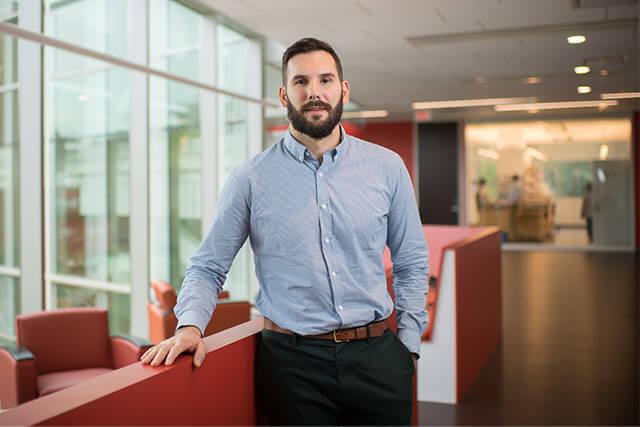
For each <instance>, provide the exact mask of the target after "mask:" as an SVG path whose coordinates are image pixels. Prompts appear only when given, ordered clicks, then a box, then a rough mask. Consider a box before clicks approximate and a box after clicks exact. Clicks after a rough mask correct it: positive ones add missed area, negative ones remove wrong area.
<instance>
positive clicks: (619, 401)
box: [419, 252, 640, 425]
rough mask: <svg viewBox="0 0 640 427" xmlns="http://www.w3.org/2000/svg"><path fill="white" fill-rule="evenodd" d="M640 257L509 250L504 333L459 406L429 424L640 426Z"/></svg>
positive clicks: (435, 410) (442, 410) (431, 409)
mask: <svg viewBox="0 0 640 427" xmlns="http://www.w3.org/2000/svg"><path fill="white" fill-rule="evenodd" d="M639 280H640V279H639V273H638V256H637V255H635V254H611V253H572V252H505V253H504V254H503V339H502V344H501V347H500V348H499V349H498V351H497V352H496V353H495V354H494V356H493V358H492V359H491V361H490V362H489V364H488V366H487V367H486V368H485V369H484V370H483V372H482V374H481V376H480V377H479V378H478V380H477V382H476V384H475V385H474V387H473V389H472V390H471V392H470V393H469V395H468V396H467V397H466V398H465V399H464V401H463V402H462V403H461V404H459V405H455V406H454V405H443V404H434V403H420V407H419V411H420V417H419V419H420V423H421V424H422V425H637V424H638V421H639V420H640V417H639V412H638V411H639V387H640V386H639V380H638V374H639V368H638V366H639V362H640V359H639V350H638V348H639V347H638V346H639V335H638V334H639V328H638V322H639V317H638V312H639V310H638V303H639V299H638V296H639V294H638V286H639V283H638V282H639Z"/></svg>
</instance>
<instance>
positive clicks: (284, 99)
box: [278, 86, 289, 108]
mask: <svg viewBox="0 0 640 427" xmlns="http://www.w3.org/2000/svg"><path fill="white" fill-rule="evenodd" d="M278 98H280V105H282V106H283V107H285V108H286V107H287V104H288V103H289V98H287V90H286V89H285V87H284V86H280V89H279V90H278Z"/></svg>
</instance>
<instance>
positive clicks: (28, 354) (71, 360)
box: [0, 308, 150, 409]
mask: <svg viewBox="0 0 640 427" xmlns="http://www.w3.org/2000/svg"><path fill="white" fill-rule="evenodd" d="M149 346H150V343H149V342H147V341H146V340H142V339H139V338H133V337H124V336H109V323H108V319H107V311H106V310H103V309H97V308H67V309H60V310H54V311H45V312H40V313H35V314H24V315H20V316H17V317H16V347H0V378H2V381H0V407H1V408H2V409H6V408H10V407H13V406H16V405H19V404H21V403H24V402H26V401H29V400H32V399H35V398H36V397H39V396H44V395H47V394H50V393H53V392H56V391H58V390H62V389H63V388H66V387H70V386H72V385H74V384H77V383H79V382H82V381H85V380H88V379H90V378H93V377H96V376H98V375H101V374H104V373H107V372H110V371H112V370H114V369H118V368H121V367H123V366H126V365H129V364H132V363H135V362H137V361H138V360H139V359H140V357H141V356H142V354H143V353H144V352H145V351H146V350H147V349H148V348H149Z"/></svg>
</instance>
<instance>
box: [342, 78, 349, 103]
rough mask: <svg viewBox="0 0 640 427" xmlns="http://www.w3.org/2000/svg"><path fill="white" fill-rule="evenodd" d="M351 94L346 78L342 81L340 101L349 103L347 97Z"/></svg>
mask: <svg viewBox="0 0 640 427" xmlns="http://www.w3.org/2000/svg"><path fill="white" fill-rule="evenodd" d="M350 95H351V85H350V84H349V81H348V80H343V81H342V103H343V104H347V103H349V97H350Z"/></svg>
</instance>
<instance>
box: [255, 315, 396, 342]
mask: <svg viewBox="0 0 640 427" xmlns="http://www.w3.org/2000/svg"><path fill="white" fill-rule="evenodd" d="M264 329H267V330H269V331H273V332H279V333H281V334H287V335H296V334H294V333H293V332H291V331H290V330H288V329H284V328H281V327H280V326H278V325H276V324H275V323H274V322H272V321H271V320H269V319H267V318H266V317H265V318H264ZM367 329H368V330H369V331H368V332H367ZM387 329H389V321H388V320H387V319H384V320H381V321H379V322H374V323H369V324H368V325H365V326H360V327H357V328H347V329H338V330H336V331H333V332H327V333H324V334H318V335H300V337H302V338H312V339H317V340H332V341H334V342H349V341H355V340H364V339H367V338H374V337H381V336H382V335H383V334H384V332H385V331H386V330H387Z"/></svg>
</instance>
